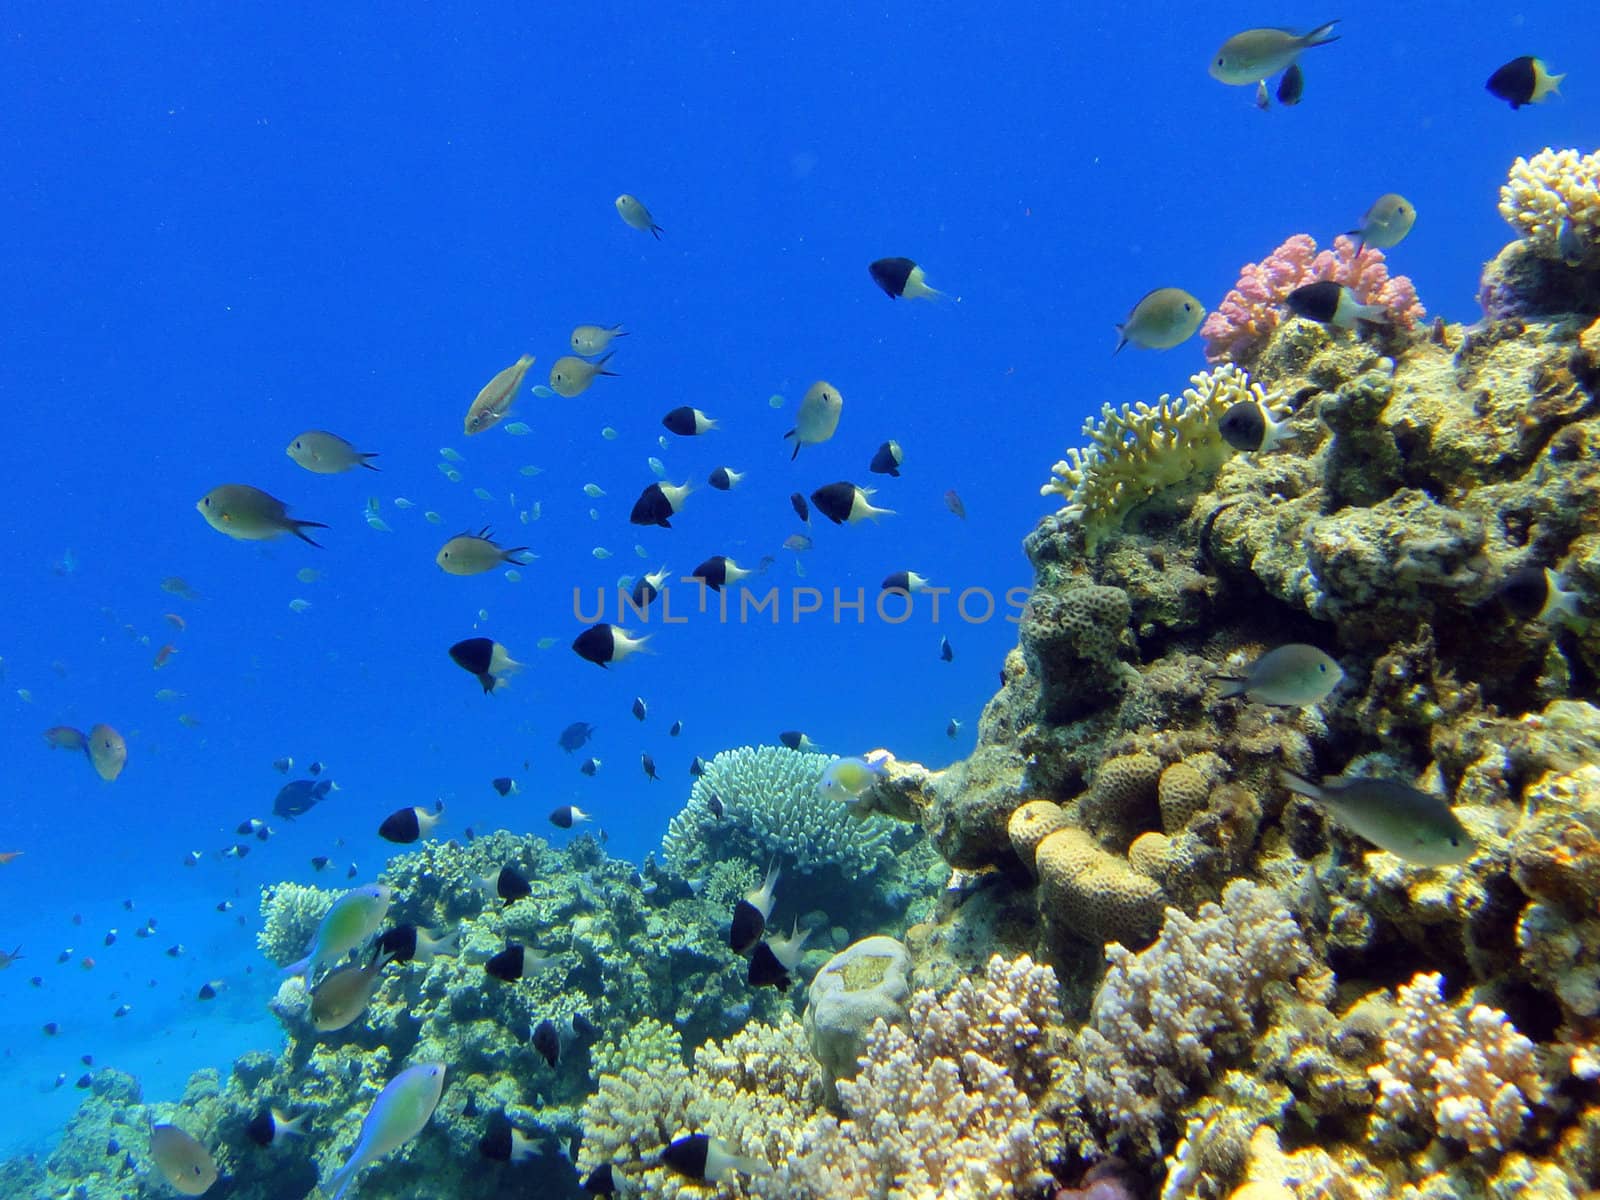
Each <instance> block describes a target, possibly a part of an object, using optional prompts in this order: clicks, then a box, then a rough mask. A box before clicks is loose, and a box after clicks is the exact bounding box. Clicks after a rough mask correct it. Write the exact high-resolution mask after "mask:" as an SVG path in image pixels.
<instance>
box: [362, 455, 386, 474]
mask: <svg viewBox="0 0 1600 1200" xmlns="http://www.w3.org/2000/svg"><path fill="white" fill-rule="evenodd" d="M377 457H378V452H377V451H376V450H374V451H372V452H371V453H364V454H362V456H361V465H362V466H363V467H365V468H366V469H367V470H369V471H381V470H383V468H382V467H375V466H373V465H372V460H373V459H375V458H377Z"/></svg>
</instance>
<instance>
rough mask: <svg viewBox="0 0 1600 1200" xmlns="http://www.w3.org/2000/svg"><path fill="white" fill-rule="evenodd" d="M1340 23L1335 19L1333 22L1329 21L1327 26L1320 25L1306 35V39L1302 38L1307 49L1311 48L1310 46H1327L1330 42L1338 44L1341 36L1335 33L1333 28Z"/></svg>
mask: <svg viewBox="0 0 1600 1200" xmlns="http://www.w3.org/2000/svg"><path fill="white" fill-rule="evenodd" d="M1338 23H1339V18H1338V17H1335V18H1334V19H1333V20H1331V21H1329V22H1328V23H1327V24H1326V25H1318V26H1317V27H1316V28H1315V29H1313V30H1312V31H1311V32H1310V33H1308V34H1306V35H1305V37H1303V38H1301V39H1300V40H1301V42H1303V43H1304V44H1305V45H1306V46H1307V47H1310V46H1326V45H1327V44H1328V43H1329V42H1337V41H1338V40H1339V35H1338V34H1337V33H1335V32H1333V27H1334V26H1335V25H1337V24H1338Z"/></svg>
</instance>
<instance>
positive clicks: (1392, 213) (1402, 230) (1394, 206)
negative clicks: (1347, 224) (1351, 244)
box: [1350, 192, 1417, 253]
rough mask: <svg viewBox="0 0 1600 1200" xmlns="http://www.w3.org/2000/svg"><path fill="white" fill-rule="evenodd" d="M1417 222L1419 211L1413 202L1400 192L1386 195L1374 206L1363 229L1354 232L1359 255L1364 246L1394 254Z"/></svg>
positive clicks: (1351, 234) (1373, 203)
mask: <svg viewBox="0 0 1600 1200" xmlns="http://www.w3.org/2000/svg"><path fill="white" fill-rule="evenodd" d="M1416 222H1417V210H1416V209H1415V208H1413V207H1412V204H1411V201H1409V200H1407V199H1406V198H1405V197H1404V196H1401V195H1399V194H1398V193H1396V192H1385V193H1384V194H1383V195H1381V196H1379V197H1378V198H1377V199H1376V200H1374V201H1373V202H1372V207H1371V208H1369V209H1367V213H1366V216H1364V217H1362V218H1361V224H1360V226H1359V227H1357V228H1355V229H1352V230H1351V231H1350V236H1351V237H1354V238H1355V239H1356V251H1357V253H1360V250H1361V248H1362V247H1363V246H1376V247H1377V248H1378V249H1379V250H1390V249H1393V248H1394V247H1395V246H1398V245H1399V244H1400V243H1401V242H1403V241H1405V239H1406V234H1408V233H1410V232H1411V227H1412V226H1413V225H1415V224H1416Z"/></svg>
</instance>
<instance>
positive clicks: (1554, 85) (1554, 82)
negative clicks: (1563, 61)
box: [1545, 71, 1567, 96]
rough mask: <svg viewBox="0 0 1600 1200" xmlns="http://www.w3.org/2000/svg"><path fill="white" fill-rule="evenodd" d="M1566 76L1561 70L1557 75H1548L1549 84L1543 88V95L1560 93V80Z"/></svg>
mask: <svg viewBox="0 0 1600 1200" xmlns="http://www.w3.org/2000/svg"><path fill="white" fill-rule="evenodd" d="M1566 77H1567V73H1566V72H1565V71H1563V72H1561V74H1559V75H1551V76H1549V80H1550V86H1549V87H1547V88H1545V95H1547V96H1549V95H1556V96H1559V95H1561V81H1562V80H1563V79H1565V78H1566Z"/></svg>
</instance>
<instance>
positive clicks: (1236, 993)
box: [1075, 879, 1311, 1150]
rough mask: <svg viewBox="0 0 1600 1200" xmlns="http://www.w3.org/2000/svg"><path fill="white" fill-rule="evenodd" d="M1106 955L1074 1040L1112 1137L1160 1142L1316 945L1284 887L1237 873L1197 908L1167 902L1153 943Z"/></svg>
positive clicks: (1097, 1116)
mask: <svg viewBox="0 0 1600 1200" xmlns="http://www.w3.org/2000/svg"><path fill="white" fill-rule="evenodd" d="M1106 959H1107V961H1108V962H1109V963H1110V969H1109V970H1108V971H1107V973H1106V977H1105V981H1104V982H1103V983H1102V984H1101V986H1100V991H1099V993H1098V994H1097V995H1096V996H1095V1001H1094V1007H1093V1011H1092V1013H1091V1015H1090V1020H1089V1024H1088V1025H1086V1026H1085V1027H1084V1028H1083V1029H1081V1030H1080V1031H1079V1033H1078V1037H1077V1041H1076V1046H1075V1054H1076V1057H1077V1059H1078V1061H1079V1063H1080V1064H1081V1065H1082V1067H1083V1072H1084V1096H1085V1100H1086V1102H1087V1104H1088V1108H1089V1111H1090V1118H1091V1121H1092V1123H1094V1124H1095V1125H1097V1126H1099V1127H1101V1128H1104V1129H1105V1130H1107V1133H1108V1136H1109V1139H1110V1141H1111V1142H1112V1144H1113V1145H1115V1144H1118V1143H1127V1144H1130V1145H1131V1146H1133V1147H1138V1148H1145V1149H1149V1150H1154V1148H1155V1146H1156V1143H1157V1139H1158V1136H1159V1134H1160V1132H1161V1130H1162V1129H1163V1127H1164V1126H1165V1125H1166V1123H1167V1122H1168V1121H1169V1120H1170V1117H1171V1114H1172V1113H1174V1112H1177V1111H1180V1110H1181V1109H1182V1108H1183V1106H1184V1104H1185V1102H1186V1101H1187V1100H1188V1098H1189V1096H1190V1093H1191V1090H1192V1089H1194V1088H1196V1087H1198V1086H1202V1085H1203V1083H1204V1081H1205V1079H1206V1077H1207V1075H1208V1074H1211V1073H1218V1074H1220V1071H1219V1070H1218V1068H1219V1066H1220V1065H1223V1064H1226V1063H1227V1061H1228V1060H1230V1059H1233V1058H1238V1057H1242V1056H1244V1055H1245V1052H1246V1050H1247V1048H1248V1047H1249V1045H1250V1043H1251V1042H1252V1041H1253V1040H1254V1039H1255V1038H1256V1036H1257V1033H1258V1026H1257V1023H1258V1019H1259V1017H1260V1015H1261V1012H1262V1010H1263V1009H1264V1007H1265V1006H1266V1002H1267V997H1268V992H1269V989H1270V988H1271V987H1272V986H1273V985H1278V984H1283V983H1287V982H1289V981H1290V980H1293V979H1294V978H1295V977H1296V976H1298V975H1300V974H1301V973H1302V972H1303V971H1305V970H1306V969H1307V968H1308V967H1309V966H1310V964H1311V953H1310V950H1309V948H1308V947H1307V945H1306V943H1305V940H1304V939H1303V938H1302V936H1301V934H1300V929H1299V927H1298V926H1297V925H1296V924H1295V920H1294V918H1293V917H1292V916H1291V915H1290V914H1289V912H1288V910H1287V909H1285V908H1284V907H1283V903H1282V901H1281V900H1280V899H1279V897H1278V895H1277V893H1276V892H1274V891H1272V890H1271V889H1269V888H1263V887H1259V886H1257V885H1255V884H1253V883H1250V882H1249V881H1247V880H1243V879H1238V880H1235V881H1234V882H1232V883H1230V884H1229V885H1228V886H1227V887H1226V888H1225V889H1224V890H1223V893H1222V903H1221V904H1220V905H1218V904H1211V903H1208V904H1205V905H1202V906H1201V908H1200V913H1199V916H1198V918H1191V917H1188V916H1186V915H1185V914H1184V913H1182V912H1180V911H1179V910H1177V909H1174V908H1169V909H1168V910H1167V913H1166V920H1165V922H1164V924H1163V925H1162V928H1161V934H1160V936H1159V937H1158V938H1157V939H1156V941H1155V943H1154V944H1153V945H1151V946H1150V947H1149V948H1148V949H1146V950H1144V951H1142V952H1140V953H1139V954H1133V953H1131V952H1130V951H1128V950H1126V949H1125V948H1123V947H1122V946H1120V945H1116V944H1113V945H1110V946H1108V947H1106Z"/></svg>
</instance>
